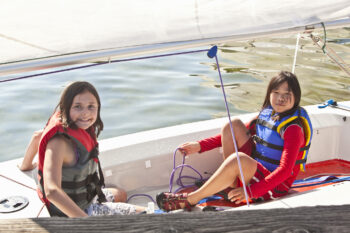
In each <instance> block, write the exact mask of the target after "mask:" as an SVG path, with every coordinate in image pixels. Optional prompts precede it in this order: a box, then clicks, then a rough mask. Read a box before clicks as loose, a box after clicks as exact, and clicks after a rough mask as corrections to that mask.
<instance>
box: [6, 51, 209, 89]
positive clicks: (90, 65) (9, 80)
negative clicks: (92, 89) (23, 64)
mask: <svg viewBox="0 0 350 233" xmlns="http://www.w3.org/2000/svg"><path fill="white" fill-rule="evenodd" d="M207 51H208V49H201V50H192V51H187V52H178V53H167V54H160V55H154V56H145V57H134V58H127V59H119V60H112V61H111V60H110V58H109V59H108V61H106V62H99V63H94V64H89V65H84V66H77V67H71V68H66V69H62V70H55V71H49V72H44V73H39V74H31V75H26V76H20V77H16V78H9V79H5V80H0V83H5V82H12V81H17V80H21V79H28V78H34V77H38V76H43V75H48V74H56V73H61V72H67V71H72V70H78V69H84V68H89V67H93V66H99V65H105V64H110V63H117V62H126V61H135V60H144V59H152V58H159V57H167V56H175V55H182V54H190V53H199V52H207Z"/></svg>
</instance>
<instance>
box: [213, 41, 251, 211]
mask: <svg viewBox="0 0 350 233" xmlns="http://www.w3.org/2000/svg"><path fill="white" fill-rule="evenodd" d="M211 50H217V47H216V46H214V47H213V48H211V49H210V50H209V52H208V56H209V57H211V56H212V54H213V52H211ZM211 53H212V54H211ZM215 61H216V66H217V69H218V73H219V78H220V83H221V90H222V94H223V96H224V100H225V107H226V112H227V116H228V120H229V124H230V129H231V134H232V140H233V144H234V146H235V151H236V157H237V162H238V167H239V173H240V175H241V182H242V185H243V190H244V196H245V199H246V201H247V206H248V207H249V199H248V193H247V188H246V185H245V180H244V175H243V170H242V166H241V161H240V158H239V155H238V147H237V142H236V139H235V138H236V137H235V133H234V131H233V126H232V122H231V115H230V110H229V108H228V103H227V99H226V93H225V88H224V83H223V81H222V76H221V72H220V66H219V61H218V57H217V55H216V51H215Z"/></svg>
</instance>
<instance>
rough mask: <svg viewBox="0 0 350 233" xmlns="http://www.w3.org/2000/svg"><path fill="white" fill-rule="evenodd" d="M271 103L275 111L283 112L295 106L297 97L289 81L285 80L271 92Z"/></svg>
mask: <svg viewBox="0 0 350 233" xmlns="http://www.w3.org/2000/svg"><path fill="white" fill-rule="evenodd" d="M270 103H271V106H272V108H273V110H275V112H278V113H282V112H285V111H288V110H290V109H292V108H293V106H294V103H295V97H294V94H293V92H292V91H291V90H290V88H289V86H288V83H287V82H283V83H282V84H281V85H279V86H278V87H277V88H275V89H272V91H271V93H270Z"/></svg>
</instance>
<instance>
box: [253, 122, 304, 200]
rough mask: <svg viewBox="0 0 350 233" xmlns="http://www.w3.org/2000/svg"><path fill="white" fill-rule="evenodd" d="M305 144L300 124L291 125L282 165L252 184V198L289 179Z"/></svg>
mask: <svg viewBox="0 0 350 233" xmlns="http://www.w3.org/2000/svg"><path fill="white" fill-rule="evenodd" d="M303 144H304V134H303V131H302V129H301V127H300V126H298V125H291V126H289V127H288V128H287V129H286V131H285V133H284V146H283V152H282V156H281V162H280V165H279V166H278V167H277V168H276V169H275V170H274V171H273V172H271V174H270V175H268V176H267V177H265V179H264V180H261V181H260V182H258V183H255V184H253V185H251V186H250V190H251V194H252V196H251V198H258V197H260V196H262V195H264V194H265V193H266V192H267V191H268V190H271V189H273V188H274V187H276V186H277V185H279V184H280V183H282V182H284V181H285V180H286V179H288V178H289V177H290V176H291V175H292V172H293V169H294V167H295V162H296V160H297V157H298V155H299V150H300V148H301V147H302V145H303Z"/></svg>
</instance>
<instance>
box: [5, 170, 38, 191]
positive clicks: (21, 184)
mask: <svg viewBox="0 0 350 233" xmlns="http://www.w3.org/2000/svg"><path fill="white" fill-rule="evenodd" d="M0 176H1V177H3V178H5V179H8V180H9V181H12V182H15V183H17V184H20V185H22V186H24V187H27V188H29V189H32V190H34V191H36V189H35V188H33V187H30V186H28V185H26V184H23V183H21V182H18V181H16V180H14V179H11V178H9V177H7V176H4V175H1V174H0Z"/></svg>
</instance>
